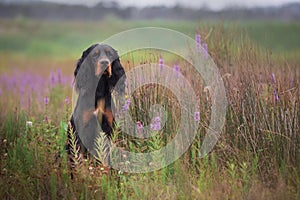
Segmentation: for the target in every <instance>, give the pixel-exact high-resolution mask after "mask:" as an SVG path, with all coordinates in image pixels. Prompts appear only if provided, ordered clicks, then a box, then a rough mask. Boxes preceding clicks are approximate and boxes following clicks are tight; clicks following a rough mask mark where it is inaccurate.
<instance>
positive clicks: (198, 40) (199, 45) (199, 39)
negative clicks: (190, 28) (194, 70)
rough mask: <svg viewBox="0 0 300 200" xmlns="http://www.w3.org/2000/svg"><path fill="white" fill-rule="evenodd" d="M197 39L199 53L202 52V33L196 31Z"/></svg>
mask: <svg viewBox="0 0 300 200" xmlns="http://www.w3.org/2000/svg"><path fill="white" fill-rule="evenodd" d="M195 40H196V51H197V53H200V52H201V48H200V47H201V35H200V34H198V33H196V35H195Z"/></svg>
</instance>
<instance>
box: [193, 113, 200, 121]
mask: <svg viewBox="0 0 300 200" xmlns="http://www.w3.org/2000/svg"><path fill="white" fill-rule="evenodd" d="M194 120H195V122H199V121H200V112H199V111H197V112H194Z"/></svg>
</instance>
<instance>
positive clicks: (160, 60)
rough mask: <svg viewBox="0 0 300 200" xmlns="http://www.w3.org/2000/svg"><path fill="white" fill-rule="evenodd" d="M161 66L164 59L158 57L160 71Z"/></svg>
mask: <svg viewBox="0 0 300 200" xmlns="http://www.w3.org/2000/svg"><path fill="white" fill-rule="evenodd" d="M163 66H164V59H163V58H162V56H161V55H160V57H159V67H160V69H162V68H163Z"/></svg>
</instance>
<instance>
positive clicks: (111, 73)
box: [67, 44, 126, 154]
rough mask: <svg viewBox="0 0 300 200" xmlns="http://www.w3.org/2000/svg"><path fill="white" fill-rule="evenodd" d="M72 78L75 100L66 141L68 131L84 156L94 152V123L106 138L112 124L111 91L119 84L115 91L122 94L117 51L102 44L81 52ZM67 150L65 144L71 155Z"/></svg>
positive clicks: (122, 77)
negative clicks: (73, 79)
mask: <svg viewBox="0 0 300 200" xmlns="http://www.w3.org/2000/svg"><path fill="white" fill-rule="evenodd" d="M74 76H75V90H76V93H77V94H78V98H77V103H76V106H75V109H74V111H73V113H72V117H71V120H70V123H69V130H68V133H69V135H68V141H69V140H70V131H72V132H73V133H74V134H73V135H75V137H76V141H77V144H76V148H80V151H81V152H83V153H85V152H86V150H89V151H94V149H95V148H94V147H95V146H94V145H95V138H96V137H97V136H96V134H97V133H99V131H100V130H99V127H98V126H96V125H97V120H98V122H99V124H100V125H101V129H102V131H103V132H105V133H106V135H107V136H108V138H110V136H111V133H112V130H113V125H114V117H113V114H112V109H111V108H112V107H111V106H112V105H111V102H112V90H113V89H114V87H115V86H116V84H117V83H118V81H120V82H119V84H120V85H121V87H118V91H116V92H118V93H124V88H125V84H124V83H125V78H126V76H125V71H124V68H123V67H122V65H121V63H120V60H119V56H118V54H117V51H116V50H114V49H113V48H112V47H111V46H109V45H106V44H94V45H92V46H90V47H89V48H88V49H87V50H85V51H84V52H83V53H82V56H81V58H80V59H79V60H78V62H77V65H76V68H75V71H74ZM70 149H71V146H70V143H69V142H68V143H67V152H68V154H71V152H70ZM91 153H92V154H94V153H95V152H91Z"/></svg>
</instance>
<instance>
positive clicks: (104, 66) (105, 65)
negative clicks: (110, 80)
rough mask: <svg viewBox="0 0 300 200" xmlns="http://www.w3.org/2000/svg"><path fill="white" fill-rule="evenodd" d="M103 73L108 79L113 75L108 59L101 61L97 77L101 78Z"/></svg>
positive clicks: (96, 72) (97, 69)
mask: <svg viewBox="0 0 300 200" xmlns="http://www.w3.org/2000/svg"><path fill="white" fill-rule="evenodd" d="M102 73H103V74H105V75H108V77H111V75H112V69H111V63H110V61H109V60H108V59H101V60H99V61H98V63H97V67H96V71H95V75H96V76H100V75H101V74H102Z"/></svg>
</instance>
